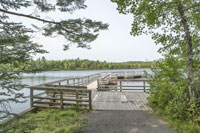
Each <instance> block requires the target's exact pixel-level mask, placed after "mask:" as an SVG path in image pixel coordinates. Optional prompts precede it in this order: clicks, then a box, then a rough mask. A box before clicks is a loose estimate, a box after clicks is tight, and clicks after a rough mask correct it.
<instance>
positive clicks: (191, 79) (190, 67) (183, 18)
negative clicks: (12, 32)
mask: <svg viewBox="0 0 200 133" xmlns="http://www.w3.org/2000/svg"><path fill="white" fill-rule="evenodd" d="M178 12H179V14H180V17H181V23H182V24H183V28H184V32H185V39H186V43H187V78H188V83H189V95H190V99H191V100H194V98H195V93H194V72H193V56H192V54H193V52H192V37H191V33H190V30H189V25H188V22H187V20H186V16H185V12H184V10H183V5H182V4H181V3H178Z"/></svg>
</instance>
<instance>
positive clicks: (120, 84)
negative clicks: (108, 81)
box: [119, 81, 122, 92]
mask: <svg viewBox="0 0 200 133" xmlns="http://www.w3.org/2000/svg"><path fill="white" fill-rule="evenodd" d="M119 86H120V92H122V81H119Z"/></svg>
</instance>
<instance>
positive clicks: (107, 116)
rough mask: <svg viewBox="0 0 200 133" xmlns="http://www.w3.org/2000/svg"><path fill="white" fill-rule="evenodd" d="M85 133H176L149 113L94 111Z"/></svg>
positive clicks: (89, 117)
mask: <svg viewBox="0 0 200 133" xmlns="http://www.w3.org/2000/svg"><path fill="white" fill-rule="evenodd" d="M83 132H84V133H175V132H174V131H172V130H171V129H170V128H168V127H167V126H166V125H165V124H164V121H162V120H161V119H160V118H159V117H158V116H156V115H155V114H152V113H150V112H147V111H94V112H92V113H90V114H89V115H88V125H87V127H85V128H84V129H83Z"/></svg>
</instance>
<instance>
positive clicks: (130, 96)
mask: <svg viewBox="0 0 200 133" xmlns="http://www.w3.org/2000/svg"><path fill="white" fill-rule="evenodd" d="M147 97H148V94H147V93H145V92H118V91H109V92H105V91H92V98H93V101H92V106H93V109H94V110H151V108H150V107H148V106H147V105H146V104H147Z"/></svg>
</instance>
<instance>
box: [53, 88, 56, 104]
mask: <svg viewBox="0 0 200 133" xmlns="http://www.w3.org/2000/svg"><path fill="white" fill-rule="evenodd" d="M55 97H56V92H55V91H53V98H55ZM53 102H54V103H55V102H56V100H55V99H53Z"/></svg>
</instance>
